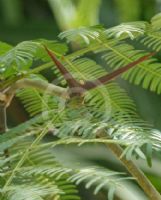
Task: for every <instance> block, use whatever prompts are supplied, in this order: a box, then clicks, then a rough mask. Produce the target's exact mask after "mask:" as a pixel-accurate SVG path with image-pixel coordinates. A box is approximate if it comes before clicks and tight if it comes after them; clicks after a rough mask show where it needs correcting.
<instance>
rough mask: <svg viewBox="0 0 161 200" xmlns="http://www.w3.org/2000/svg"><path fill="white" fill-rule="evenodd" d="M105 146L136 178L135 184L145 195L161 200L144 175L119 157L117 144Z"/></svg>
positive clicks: (120, 153) (120, 150)
mask: <svg viewBox="0 0 161 200" xmlns="http://www.w3.org/2000/svg"><path fill="white" fill-rule="evenodd" d="M106 146H107V147H108V148H109V149H110V150H111V151H112V152H113V153H114V154H115V156H116V157H117V158H118V159H119V160H120V161H121V162H122V164H123V165H124V166H125V168H126V169H127V170H128V171H129V173H130V174H131V175H132V176H133V177H134V178H136V181H137V183H138V184H139V185H140V187H141V188H142V189H143V190H144V192H145V193H146V194H147V196H148V197H149V199H151V200H154V199H155V200H161V195H160V194H159V192H158V191H157V190H156V188H155V187H154V186H153V185H152V183H151V182H150V181H149V180H148V178H147V177H146V176H145V175H144V173H143V172H142V171H141V170H140V169H139V168H138V167H137V166H136V165H135V163H134V162H133V161H131V160H127V159H126V158H125V157H121V156H122V153H123V149H122V148H121V147H120V145H118V144H110V143H109V144H106Z"/></svg>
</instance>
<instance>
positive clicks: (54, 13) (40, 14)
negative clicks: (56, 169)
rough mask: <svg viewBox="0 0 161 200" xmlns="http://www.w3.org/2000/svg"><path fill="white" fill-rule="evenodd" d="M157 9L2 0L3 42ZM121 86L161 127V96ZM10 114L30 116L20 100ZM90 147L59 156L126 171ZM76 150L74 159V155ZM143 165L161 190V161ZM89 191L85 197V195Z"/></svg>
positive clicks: (131, 1) (131, 0)
mask: <svg viewBox="0 0 161 200" xmlns="http://www.w3.org/2000/svg"><path fill="white" fill-rule="evenodd" d="M158 12H161V0H0V41H4V42H9V43H11V44H16V43H18V42H21V41H24V40H31V39H37V38H46V39H52V40H55V39H57V35H58V34H59V33H60V32H61V31H64V30H67V29H70V28H76V27H80V26H89V25H96V24H103V25H104V26H105V27H106V28H108V27H111V26H115V25H117V24H119V23H122V22H129V21H139V20H148V21H149V20H150V19H151V17H152V16H154V15H155V14H156V13H158ZM121 85H122V86H123V87H124V88H126V89H127V91H128V93H129V95H130V96H132V98H133V99H134V100H135V102H136V104H137V107H138V110H139V112H140V115H141V116H142V117H143V119H145V120H147V121H148V122H150V123H152V124H153V125H154V127H156V128H158V129H160V130H161V123H160V122H161V97H160V96H159V95H156V94H154V93H152V92H149V91H147V90H144V89H142V88H141V87H139V86H134V85H131V84H129V83H128V82H126V81H123V80H122V81H121ZM15 113H16V114H15ZM8 114H9V126H13V125H16V124H18V123H20V122H23V121H25V120H26V119H27V115H26V113H25V111H24V110H23V108H22V106H20V102H19V101H18V100H17V99H14V101H13V102H12V105H11V106H10V108H9V109H8ZM86 148H87V149H86ZM86 148H85V150H84V151H82V150H81V151H80V150H79V149H77V148H73V147H72V148H71V153H70V148H68V150H66V149H65V150H64V148H60V149H59V148H58V151H57V154H56V155H58V158H59V159H60V160H61V159H62V160H63V161H64V160H65V159H68V162H69V163H70V162H71V163H72V162H73V160H72V159H74V160H75V161H77V157H79V162H80V159H81V157H83V159H85V160H86V162H87V161H88V162H92V163H94V164H95V163H97V164H98V163H99V164H100V165H102V166H107V165H108V163H110V168H112V169H113V168H114V167H115V168H119V169H121V166H120V164H119V163H118V162H116V161H115V160H110V159H112V157H111V156H110V155H109V157H108V159H107V155H108V153H107V154H106V155H104V152H105V151H106V150H105V149H102V147H100V146H98V147H95V148H94V149H93V147H89V146H87V147H86ZM67 152H68V153H67ZM87 152H88V153H87ZM66 154H68V155H66ZM71 154H72V158H70V155H71ZM62 155H63V156H64V157H62ZM74 155H75V158H74V157H73V156H74ZM159 157H160V156H158V158H159ZM81 162H83V161H81ZM140 166H142V168H143V169H144V170H145V171H146V172H147V173H148V172H149V170H152V174H154V175H155V176H152V177H151V180H152V182H153V183H154V185H155V186H156V187H157V188H158V189H159V190H160V191H161V188H160V181H158V180H155V179H157V178H156V177H158V176H159V175H158V172H159V170H158V169H160V162H159V163H157V164H156V163H154V169H150V168H147V166H146V164H145V163H144V162H141V164H140ZM108 167H109V166H108ZM155 169H157V170H155ZM149 178H150V175H149ZM137 192H138V190H137ZM88 195H89V194H86V195H85V196H86V199H87V198H88ZM90 195H91V194H90ZM90 198H92V200H94V199H99V200H100V199H104V198H102V197H98V198H96V197H92V196H90Z"/></svg>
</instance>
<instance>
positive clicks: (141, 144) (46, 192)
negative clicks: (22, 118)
mask: <svg viewBox="0 0 161 200" xmlns="http://www.w3.org/2000/svg"><path fill="white" fill-rule="evenodd" d="M59 38H60V39H65V42H64V43H63V42H61V41H48V40H45V39H41V40H40V39H39V40H33V41H23V42H21V43H19V44H17V45H16V46H14V47H13V46H11V45H9V44H6V43H4V42H1V43H0V132H1V135H0V152H1V154H0V188H1V189H0V196H1V199H8V200H13V199H16V200H29V199H30V200H53V199H54V200H65V199H69V200H76V199H81V195H79V188H78V187H77V185H79V184H80V183H84V185H85V187H86V188H87V189H88V188H92V189H93V191H94V194H97V193H100V192H101V191H102V190H103V192H104V193H105V191H107V198H108V199H109V200H112V199H113V198H121V196H119V194H120V193H119V192H118V191H119V188H120V186H122V187H123V186H124V182H126V181H130V180H131V179H134V180H133V181H135V182H136V183H137V184H138V185H139V186H140V188H141V189H142V190H143V191H144V192H145V194H146V195H147V198H148V199H151V200H154V199H155V200H161V195H160V194H159V192H158V191H157V190H156V188H155V187H154V186H153V185H152V183H151V182H150V181H149V180H148V178H147V177H146V176H145V175H144V173H143V172H142V170H141V169H140V168H139V166H137V165H136V164H135V163H134V161H133V158H134V157H137V158H143V159H145V162H147V165H149V167H150V166H151V165H152V153H153V152H160V150H161V133H160V131H158V130H156V129H155V127H153V126H152V125H151V124H149V123H147V122H146V121H144V120H143V119H141V117H140V116H139V114H138V112H137V109H136V106H135V102H134V101H133V100H132V99H131V98H130V97H129V96H128V94H127V92H126V91H125V90H124V89H123V88H121V86H120V85H119V83H118V82H116V80H115V78H116V77H117V76H118V75H121V77H122V78H123V79H125V80H128V81H130V83H133V84H136V85H140V86H142V87H143V88H145V89H149V90H150V91H152V92H156V93H157V94H160V93H161V75H160V74H161V63H160V62H159V60H158V59H157V52H159V51H160V49H161V15H160V14H158V15H156V16H154V17H153V18H152V20H151V22H150V23H148V22H131V23H124V24H121V25H118V26H116V27H113V28H110V29H105V28H103V27H102V26H92V27H82V28H79V29H74V30H69V31H65V32H63V33H60V35H59ZM133 41H135V43H136V42H137V43H139V45H137V47H135V46H134V45H133V44H135V43H133ZM138 47H139V48H138ZM95 58H97V59H95ZM99 63H101V64H99ZM107 67H108V68H107ZM110 67H111V68H112V69H113V72H112V73H109V74H108V70H109V69H110ZM44 70H48V72H50V73H51V74H53V82H52V83H51V82H49V81H48V79H47V77H45V76H44V75H43V74H44V73H43V71H44ZM109 81H110V82H109ZM14 97H16V98H19V99H20V100H21V102H22V103H23V104H24V107H25V109H26V110H27V112H28V113H29V114H30V118H29V120H28V121H26V122H24V123H22V124H19V125H18V126H16V127H7V116H6V109H7V107H9V106H10V104H11V102H12V99H13V98H14ZM15 114H16V113H15ZM48 135H50V139H47V136H48ZM85 143H89V144H91V145H92V144H100V143H101V144H102V145H104V146H105V147H107V149H109V150H110V151H111V152H112V153H113V154H112V155H113V156H116V157H117V159H118V160H119V161H121V163H122V164H123V165H124V167H125V168H126V169H127V171H128V172H129V175H128V174H124V173H122V172H118V171H114V170H111V169H107V168H102V167H98V166H91V165H89V166H88V163H87V166H85V167H81V165H80V166H77V165H76V164H75V163H72V165H71V167H69V165H66V162H65V161H64V162H63V163H60V162H59V161H58V160H57V159H56V157H55V154H56V152H55V147H56V146H58V145H71V144H78V145H77V148H80V147H79V146H80V145H83V144H85ZM105 154H106V153H105ZM78 159H79V158H78Z"/></svg>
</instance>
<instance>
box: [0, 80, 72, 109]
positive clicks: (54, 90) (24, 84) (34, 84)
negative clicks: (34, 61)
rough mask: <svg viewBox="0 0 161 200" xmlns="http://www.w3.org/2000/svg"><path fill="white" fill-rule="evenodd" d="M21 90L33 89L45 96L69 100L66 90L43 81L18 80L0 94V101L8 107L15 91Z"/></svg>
mask: <svg viewBox="0 0 161 200" xmlns="http://www.w3.org/2000/svg"><path fill="white" fill-rule="evenodd" d="M22 88H34V89H37V90H39V91H41V92H44V93H46V94H50V95H56V96H59V97H62V98H64V99H69V92H68V89H67V88H63V87H59V86H56V85H54V84H51V83H48V82H46V81H44V80H33V79H27V78H24V79H21V80H18V81H17V82H15V83H14V84H13V85H12V86H10V87H9V88H7V89H5V90H4V91H3V93H2V92H1V93H0V99H3V100H4V101H5V102H6V107H8V106H9V105H10V103H11V101H12V98H13V97H14V95H15V93H16V91H17V90H18V89H22Z"/></svg>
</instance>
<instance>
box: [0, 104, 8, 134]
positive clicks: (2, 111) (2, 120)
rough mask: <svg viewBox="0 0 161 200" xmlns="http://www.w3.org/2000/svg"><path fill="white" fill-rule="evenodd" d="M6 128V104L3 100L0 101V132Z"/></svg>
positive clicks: (3, 131)
mask: <svg viewBox="0 0 161 200" xmlns="http://www.w3.org/2000/svg"><path fill="white" fill-rule="evenodd" d="M6 130H7V117H6V105H5V102H4V101H0V134H2V133H5V132H6Z"/></svg>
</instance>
